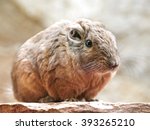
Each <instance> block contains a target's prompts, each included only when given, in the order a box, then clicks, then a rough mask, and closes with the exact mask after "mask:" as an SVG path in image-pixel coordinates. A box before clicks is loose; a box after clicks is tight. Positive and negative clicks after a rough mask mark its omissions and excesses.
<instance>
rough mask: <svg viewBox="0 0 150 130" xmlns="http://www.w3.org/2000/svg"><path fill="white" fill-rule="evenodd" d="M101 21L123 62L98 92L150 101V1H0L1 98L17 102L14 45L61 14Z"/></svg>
mask: <svg viewBox="0 0 150 130" xmlns="http://www.w3.org/2000/svg"><path fill="white" fill-rule="evenodd" d="M79 17H84V18H90V19H92V20H99V21H101V22H103V23H104V24H105V25H106V27H107V28H109V29H110V30H111V31H112V32H113V33H114V34H115V35H116V38H117V42H118V47H119V52H120V56H121V66H120V70H119V72H118V73H117V75H116V77H115V78H113V80H112V81H111V82H110V83H109V84H108V85H107V86H106V87H105V88H104V89H103V91H102V92H101V93H100V94H99V95H98V97H99V99H101V100H104V101H109V102H123V101H124V102H150V1H149V0H32V1H31V0H0V102H13V101H15V100H14V98H13V93H12V85H11V79H10V72H11V67H12V62H13V57H14V55H15V52H16V50H17V49H18V47H19V46H20V45H21V44H22V43H23V42H24V41H26V40H27V39H28V38H30V37H31V36H33V35H34V34H36V33H37V32H39V31H40V30H42V29H44V28H46V27H48V26H50V24H52V23H54V22H56V21H59V20H61V19H76V18H79Z"/></svg>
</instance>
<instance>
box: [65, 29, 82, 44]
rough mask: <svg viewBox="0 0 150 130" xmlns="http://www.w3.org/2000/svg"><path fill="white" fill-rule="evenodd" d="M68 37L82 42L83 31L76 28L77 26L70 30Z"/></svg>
mask: <svg viewBox="0 0 150 130" xmlns="http://www.w3.org/2000/svg"><path fill="white" fill-rule="evenodd" d="M68 38H69V39H70V40H71V41H75V42H80V41H81V39H82V37H81V32H80V31H79V30H78V29H76V28H72V29H71V30H70V31H69V34H68Z"/></svg>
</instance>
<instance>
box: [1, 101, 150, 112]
mask: <svg viewBox="0 0 150 130" xmlns="http://www.w3.org/2000/svg"><path fill="white" fill-rule="evenodd" d="M0 112H1V113H4V112H5V113H64V112H65V113H66V112H67V113H97V112H98V113H114V112H115V113H149V112H150V103H147V104H146V103H128V104H126V103H116V104H113V103H106V102H59V103H5V104H0Z"/></svg>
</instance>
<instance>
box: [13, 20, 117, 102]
mask: <svg viewBox="0 0 150 130" xmlns="http://www.w3.org/2000/svg"><path fill="white" fill-rule="evenodd" d="M118 65H119V55H118V51H117V46H116V41H115V37H114V36H113V34H112V33H111V32H109V31H108V30H106V29H105V28H104V27H103V25H102V24H101V23H99V22H94V21H90V20H87V19H78V20H76V21H61V22H58V23H55V24H54V25H52V26H50V27H49V28H47V29H46V30H44V31H42V32H40V33H38V34H36V35H35V36H33V37H32V38H30V39H29V40H27V41H26V42H25V43H24V44H23V45H22V46H21V47H20V49H19V50H18V52H17V55H16V59H15V62H14V65H13V69H12V82H13V89H14V95H15V97H16V98H17V99H18V100H19V101H24V102H38V101H39V100H41V99H43V98H45V97H47V96H49V97H50V99H51V101H63V100H69V99H72V98H75V99H78V100H81V99H85V100H92V99H93V98H94V97H95V96H96V95H97V94H98V93H99V92H100V90H101V89H102V88H103V87H104V86H105V85H106V84H107V83H108V81H109V80H110V79H111V77H112V75H113V74H114V73H115V72H116V70H117V68H118Z"/></svg>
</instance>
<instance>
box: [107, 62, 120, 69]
mask: <svg viewBox="0 0 150 130" xmlns="http://www.w3.org/2000/svg"><path fill="white" fill-rule="evenodd" d="M118 66H119V63H118V62H117V61H111V62H110V64H109V67H110V68H111V69H115V68H117V67H118Z"/></svg>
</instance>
